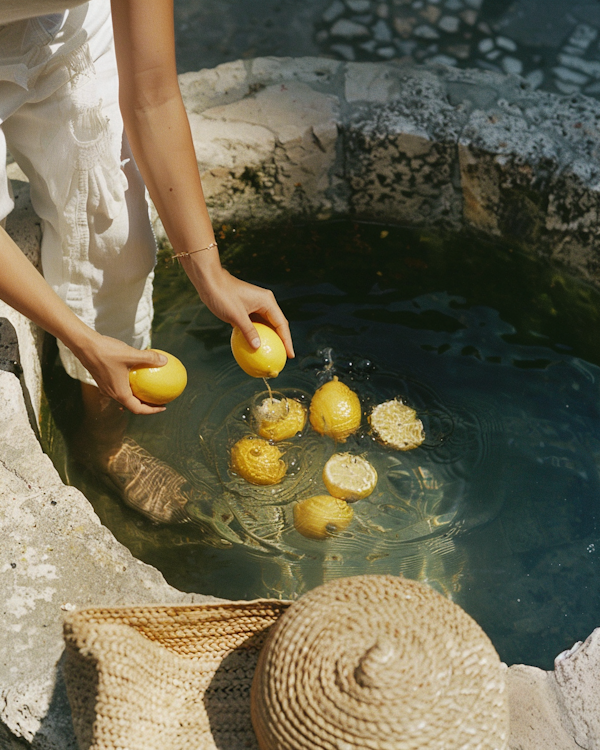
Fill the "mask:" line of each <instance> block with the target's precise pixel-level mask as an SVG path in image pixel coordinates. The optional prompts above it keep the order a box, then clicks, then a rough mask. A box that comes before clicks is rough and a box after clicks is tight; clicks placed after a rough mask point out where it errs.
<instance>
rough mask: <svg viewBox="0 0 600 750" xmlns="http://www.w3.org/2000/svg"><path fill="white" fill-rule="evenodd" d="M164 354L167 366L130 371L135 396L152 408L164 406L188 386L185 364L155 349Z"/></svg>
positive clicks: (130, 382)
mask: <svg viewBox="0 0 600 750" xmlns="http://www.w3.org/2000/svg"><path fill="white" fill-rule="evenodd" d="M152 351H154V352H159V354H164V355H165V357H166V358H167V360H168V361H167V364H166V365H163V367H138V368H136V369H134V370H130V371H129V384H130V385H131V390H132V391H133V395H134V396H136V397H137V398H139V400H140V401H144V402H145V403H146V404H151V405H152V406H162V405H163V404H168V403H169V401H173V399H174V398H177V396H179V395H181V393H183V389H184V388H185V386H186V385H187V372H186V369H185V367H184V366H183V364H182V363H181V362H180V361H179V360H178V359H177V357H174V356H173V355H172V354H169V352H163V351H162V349H153V350H152Z"/></svg>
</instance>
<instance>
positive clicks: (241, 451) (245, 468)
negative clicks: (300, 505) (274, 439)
mask: <svg viewBox="0 0 600 750" xmlns="http://www.w3.org/2000/svg"><path fill="white" fill-rule="evenodd" d="M282 455H283V454H282V453H281V451H280V450H279V448H278V447H277V446H276V445H271V443H268V442H267V441H266V440H262V439H261V438H257V437H253V436H251V435H249V436H248V437H245V438H242V439H241V440H238V441H237V443H236V444H235V445H234V446H233V448H232V449H231V454H230V466H231V470H232V471H234V472H235V473H236V474H239V475H240V476H241V477H243V478H244V479H245V480H246V481H247V482H250V483H251V484H277V483H278V482H281V480H282V479H283V477H284V476H285V472H286V471H287V467H286V465H285V461H283V460H282Z"/></svg>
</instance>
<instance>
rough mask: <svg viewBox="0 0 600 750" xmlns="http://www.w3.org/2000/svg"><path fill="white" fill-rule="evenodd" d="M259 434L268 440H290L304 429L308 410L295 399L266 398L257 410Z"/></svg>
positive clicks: (255, 414) (256, 417) (255, 416)
mask: <svg viewBox="0 0 600 750" xmlns="http://www.w3.org/2000/svg"><path fill="white" fill-rule="evenodd" d="M254 419H255V421H256V429H257V432H258V434H259V435H260V436H261V437H263V438H266V439H267V440H275V442H277V441H279V440H289V439H290V438H292V437H294V435H297V434H298V433H299V432H301V431H302V430H303V429H304V425H305V424H306V409H305V408H304V406H302V404H301V403H300V402H299V401H296V399H295V398H282V399H277V398H266V399H264V401H263V402H262V403H261V404H260V405H259V406H257V407H256V408H255V410H254Z"/></svg>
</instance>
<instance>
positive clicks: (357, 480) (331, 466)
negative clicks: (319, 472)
mask: <svg viewBox="0 0 600 750" xmlns="http://www.w3.org/2000/svg"><path fill="white" fill-rule="evenodd" d="M323 482H325V486H326V487H327V491H328V492H329V494H330V495H333V497H339V498H340V499H341V500H347V501H349V502H351V501H353V500H361V499H362V498H363V497H367V495H370V494H371V492H373V490H374V489H375V485H376V484H377V472H376V471H375V469H374V468H373V466H371V464H370V463H369V462H368V461H367V459H366V458H362V457H361V456H353V455H352V453H334V454H333V456H332V457H331V458H330V459H329V461H327V463H326V464H325V468H324V469H323Z"/></svg>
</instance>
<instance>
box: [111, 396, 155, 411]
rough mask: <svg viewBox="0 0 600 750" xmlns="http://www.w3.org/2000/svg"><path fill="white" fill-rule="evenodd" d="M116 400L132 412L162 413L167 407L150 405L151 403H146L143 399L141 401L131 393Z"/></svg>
mask: <svg viewBox="0 0 600 750" xmlns="http://www.w3.org/2000/svg"><path fill="white" fill-rule="evenodd" d="M116 400H117V401H118V402H119V403H120V404H122V405H123V406H124V407H125V408H126V409H128V410H129V411H130V412H131V413H132V414H142V415H144V414H160V412H162V411H165V409H166V407H164V406H150V404H145V403H144V402H143V401H140V400H139V398H136V397H135V396H134V395H133V394H130V395H129V396H125V397H123V398H117V399H116Z"/></svg>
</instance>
